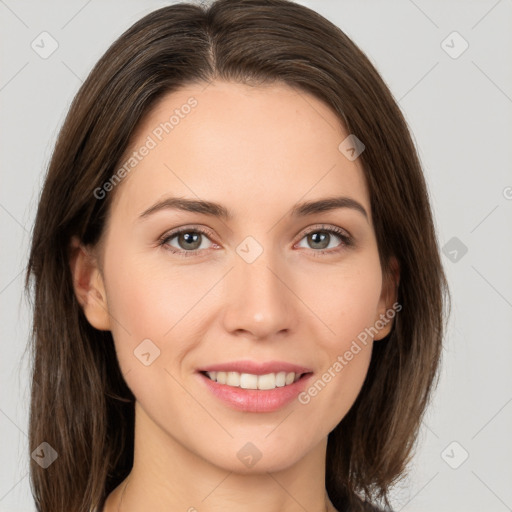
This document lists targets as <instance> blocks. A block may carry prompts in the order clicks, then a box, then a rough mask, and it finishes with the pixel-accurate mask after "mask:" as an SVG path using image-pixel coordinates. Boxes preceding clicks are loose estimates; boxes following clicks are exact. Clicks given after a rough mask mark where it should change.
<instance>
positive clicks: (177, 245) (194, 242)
mask: <svg viewBox="0 0 512 512" xmlns="http://www.w3.org/2000/svg"><path fill="white" fill-rule="evenodd" d="M207 235H209V232H208V231H207V230H205V229H203V228H200V227H194V228H187V227H185V228H180V229H178V230H176V231H173V232H171V233H166V234H165V235H164V236H163V237H162V238H161V239H160V241H159V245H161V246H163V247H165V249H167V250H169V251H171V252H173V253H176V254H179V255H181V256H193V255H194V254H196V253H197V251H199V250H201V249H209V248H210V247H211V245H205V244H204V242H205V240H209V238H208V237H207ZM209 241H210V243H211V240H209ZM213 245H214V244H213Z"/></svg>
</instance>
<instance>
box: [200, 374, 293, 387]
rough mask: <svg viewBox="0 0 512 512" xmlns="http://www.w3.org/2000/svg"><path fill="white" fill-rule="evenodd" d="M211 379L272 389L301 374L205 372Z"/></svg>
mask: <svg viewBox="0 0 512 512" xmlns="http://www.w3.org/2000/svg"><path fill="white" fill-rule="evenodd" d="M206 375H208V377H210V379H211V380H214V381H216V382H218V383H219V384H227V385H228V386H233V387H240V388H242V389H261V390H265V389H274V388H282V387H283V386H289V385H290V384H292V383H293V382H297V381H298V380H299V379H300V377H301V375H302V374H300V373H298V374H295V373H294V372H289V373H286V372H279V373H267V374H266V375H253V374H251V373H238V372H206Z"/></svg>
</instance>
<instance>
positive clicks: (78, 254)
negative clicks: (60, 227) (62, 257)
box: [69, 237, 110, 331]
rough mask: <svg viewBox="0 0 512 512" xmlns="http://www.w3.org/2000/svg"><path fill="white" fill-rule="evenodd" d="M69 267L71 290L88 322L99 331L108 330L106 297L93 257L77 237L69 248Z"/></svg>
mask: <svg viewBox="0 0 512 512" xmlns="http://www.w3.org/2000/svg"><path fill="white" fill-rule="evenodd" d="M69 266H70V270H71V275H72V277H73V289H74V291H75V295H76V297H77V299H78V302H79V303H80V305H81V306H82V309H83V311H84V314H85V316H86V318H87V320H88V322H89V323H90V324H91V325H92V326H93V327H95V328H96V329H99V330H101V331H109V330H110V315H109V312H108V304H107V295H106V293H105V286H104V283H103V277H102V275H101V272H100V268H99V266H98V261H97V258H96V256H95V255H93V254H91V253H90V251H89V250H88V249H87V248H84V246H83V245H82V243H81V242H80V240H79V239H78V238H77V237H73V238H72V239H71V243H70V246H69Z"/></svg>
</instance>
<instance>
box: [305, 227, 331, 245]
mask: <svg viewBox="0 0 512 512" xmlns="http://www.w3.org/2000/svg"><path fill="white" fill-rule="evenodd" d="M309 236H310V239H311V241H312V242H313V244H320V247H318V246H317V247H315V248H316V249H325V248H326V247H327V246H328V245H329V240H328V239H329V234H328V233H322V232H321V231H320V232H315V233H312V234H311V235H309ZM325 242H327V243H325Z"/></svg>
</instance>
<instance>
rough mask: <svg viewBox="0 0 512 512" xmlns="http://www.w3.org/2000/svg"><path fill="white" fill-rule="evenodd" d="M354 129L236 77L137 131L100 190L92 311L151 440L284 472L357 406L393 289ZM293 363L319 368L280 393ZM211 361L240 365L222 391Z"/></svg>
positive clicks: (177, 96)
mask: <svg viewBox="0 0 512 512" xmlns="http://www.w3.org/2000/svg"><path fill="white" fill-rule="evenodd" d="M348 135H349V133H347V132H345V131H344V130H343V129H342V128H341V127H340V123H339V121H338V118H337V117H336V115H335V114H334V113H333V112H332V111H331V110H330V109H329V108H328V107H327V106H326V105H324V104H323V103H322V102H321V101H319V100H318V99H316V98H315V97H313V96H311V95H308V94H306V93H304V92H300V93H299V92H297V91H296V90H294V89H292V88H290V87H287V86H284V85H279V86H277V85H272V86H265V87H249V86H246V85H237V84H232V83H225V82H213V83H212V84H210V85H208V86H205V85H204V84H202V85H191V86H187V87H186V88H183V89H181V90H180V91H179V92H174V93H172V94H169V95H168V96H166V97H165V98H164V99H163V100H162V101H161V102H160V103H159V105H158V106H157V108H155V109H154V110H153V111H152V113H151V114H150V115H149V116H148V117H147V118H146V119H145V120H144V122H143V123H142V124H141V125H140V126H139V127H138V130H137V132H136V134H135V138H134V140H133V141H132V145H131V146H130V148H129V149H130V150H129V151H128V152H127V155H126V159H125V160H124V161H123V162H121V163H120V165H119V169H120V168H121V167H122V166H123V165H124V164H126V165H125V172H122V171H121V172H119V173H118V174H117V177H118V178H119V179H120V181H119V179H118V180H117V181H112V183H111V184H110V186H109V185H108V184H107V185H105V187H103V188H102V191H97V196H98V197H102V196H105V195H106V194H108V193H113V194H114V197H113V203H112V207H111V210H110V217H109V219H108V223H107V229H106V231H105V232H104V236H103V238H102V241H101V244H99V245H98V247H97V248H98V251H99V255H100V260H101V272H100V273H97V274H96V278H97V279H96V281H95V283H96V284H95V286H96V288H97V290H98V291H97V298H96V299H95V300H94V301H92V303H90V304H89V305H88V306H86V308H85V311H86V315H87V316H88V318H89V320H90V321H91V323H93V325H95V326H96V327H98V328H101V329H110V330H111V331H112V334H113V338H114V342H115V347H116V350H117V356H118V359H119V363H120V367H121V369H122V371H123V374H124V377H125V380H126V382H127V384H128V386H129V387H130V388H131V390H132V391H133V393H134V395H135V397H136V399H137V407H138V410H137V414H138V415H139V418H138V421H140V424H141V425H144V426H145V427H144V428H146V430H147V431H146V432H145V434H147V435H150V432H151V433H156V432H158V434H157V435H158V436H159V437H160V438H161V439H163V440H167V441H168V442H169V443H170V445H174V446H175V445H179V446H181V447H183V448H185V449H186V450H188V451H189V452H192V453H194V454H195V455H196V456H199V457H201V458H202V459H203V460H206V461H209V462H210V463H212V464H215V465H216V466H220V467H222V468H225V469H226V470H230V471H237V472H244V471H250V468H251V467H252V465H254V466H255V467H256V468H257V469H258V470H261V471H263V470H265V471H273V470H278V469H280V468H285V467H287V466H290V465H292V464H293V463H294V462H296V461H298V460H299V459H301V458H302V457H303V456H304V455H305V454H306V453H308V452H309V451H310V450H311V449H312V448H314V447H315V446H318V445H319V443H322V442H325V440H326V436H327V435H328V434H329V432H330V431H331V430H332V429H334V427H335V426H336V425H337V424H338V423H339V422H340V420H341V419H342V418H343V417H344V416H345V414H346V413H347V411H348V410H349V409H350V407H351V406H352V404H353V403H354V401H355V399H356V397H357V395H358V393H359V391H360V388H361V386H362V384H363V381H364V379H365V376H366V373H367V369H368V365H369V362H370V356H371V350H372V336H371V335H369V334H368V333H369V332H371V333H373V334H375V332H376V330H375V329H376V328H375V326H376V323H377V327H378V328H379V329H380V330H379V333H378V334H375V336H374V339H380V338H382V337H383V336H385V335H386V334H387V333H388V332H389V330H390V328H391V322H390V321H388V322H387V323H384V322H382V316H381V315H383V314H385V313H386V311H388V310H389V308H390V306H391V304H392V303H393V300H392V299H393V294H390V295H388V296H386V293H385V292H386V289H387V287H384V286H383V284H384V282H383V276H382V271H381V266H380V262H379V256H378V250H377V244H376V238H375V233H374V230H373V224H372V212H371V210H370V199H369V195H368V190H367V187H366V184H365V180H364V176H363V170H362V167H361V163H360V161H359V159H358V158H355V156H356V155H357V153H354V152H353V151H351V150H350V149H349V147H350V143H349V142H350V141H347V142H345V143H344V144H343V145H342V146H341V149H340V148H339V146H340V143H342V141H344V139H346V137H347V136H348ZM144 148H146V149H144ZM355 149H356V150H357V149H358V148H357V147H356V148H355ZM359 149H360V148H359ZM134 152H135V154H134ZM130 157H132V160H130ZM349 157H350V158H349ZM354 158H355V159H354ZM342 197H343V198H346V199H345V200H344V202H343V200H341V201H339V203H338V207H322V204H321V203H318V205H317V206H315V204H316V203H317V202H319V201H323V200H325V199H338V198H342ZM176 198H179V199H180V200H183V203H182V204H180V203H177V202H175V199H176ZM98 200H103V199H101V198H100V199H98ZM188 202H190V203H188ZM202 202H207V203H208V204H206V203H205V204H204V205H202V206H201V203H202ZM213 203H215V205H218V206H215V207H214V206H212V204H213ZM309 203H311V205H310V206H306V205H308V204H309ZM186 204H189V206H188V207H186ZM324 206H325V205H324ZM331 206H333V205H332V204H331ZM224 212H227V215H221V213H224ZM178 229H180V230H181V229H183V230H184V233H182V234H181V235H176V234H175V231H176V230H178ZM198 230H200V232H198ZM336 231H338V233H336ZM94 308H96V309H95V310H94ZM377 321H379V322H377ZM383 323H384V326H383ZM370 328H373V331H369V330H368V329H370ZM365 329H366V330H365ZM363 340H364V341H363ZM240 362H242V363H240ZM251 362H252V363H253V366H250V363H251ZM269 362H270V363H272V364H273V366H269V367H266V368H265V367H264V366H261V365H263V364H265V363H269ZM232 363H235V364H236V363H239V364H240V366H234V367H230V366H229V365H230V364H232ZM244 363H248V364H249V366H247V365H246V366H244ZM286 365H297V366H298V367H300V369H297V372H296V373H297V374H301V373H303V372H307V374H306V375H305V376H303V377H302V378H301V379H300V380H298V381H297V382H296V383H294V384H292V385H288V386H287V385H285V386H283V384H284V383H286V382H290V380H292V379H295V376H293V375H292V376H291V377H289V376H288V380H286V374H288V373H291V370H292V369H293V368H292V367H291V366H288V367H287V366H286ZM211 367H216V368H217V370H216V371H217V372H221V373H220V376H219V373H217V374H215V377H216V378H217V377H218V378H219V379H220V381H221V382H222V381H223V375H222V370H223V369H224V370H226V371H228V370H231V371H233V369H238V370H239V371H238V373H231V374H229V373H228V374H227V375H225V376H224V378H226V379H227V383H226V384H222V383H218V382H217V383H215V382H213V381H211V380H210V379H209V378H208V377H207V376H206V375H204V374H203V373H201V370H205V369H209V368H210V369H211ZM283 372H284V373H285V375H284V376H283V375H277V377H276V376H267V377H264V378H259V377H258V374H270V373H274V374H276V373H277V374H282V373H283ZM239 374H246V375H245V376H244V375H242V376H241V377H240V375H239ZM212 376H214V375H212ZM239 378H241V381H242V384H243V385H244V386H249V387H254V386H258V385H259V386H260V387H262V388H267V387H269V388H272V387H274V386H277V387H276V388H275V389H274V390H269V389H262V390H254V389H253V390H246V389H242V388H240V387H237V386H236V385H237V384H238V383H239V382H240V381H239ZM229 383H231V384H232V385H229ZM139 434H140V432H139ZM139 434H138V435H139ZM248 443H250V444H248ZM251 457H252V458H251ZM259 457H261V458H259ZM258 458H259V460H258ZM249 460H256V463H254V462H252V463H249V462H248V461H249Z"/></svg>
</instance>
